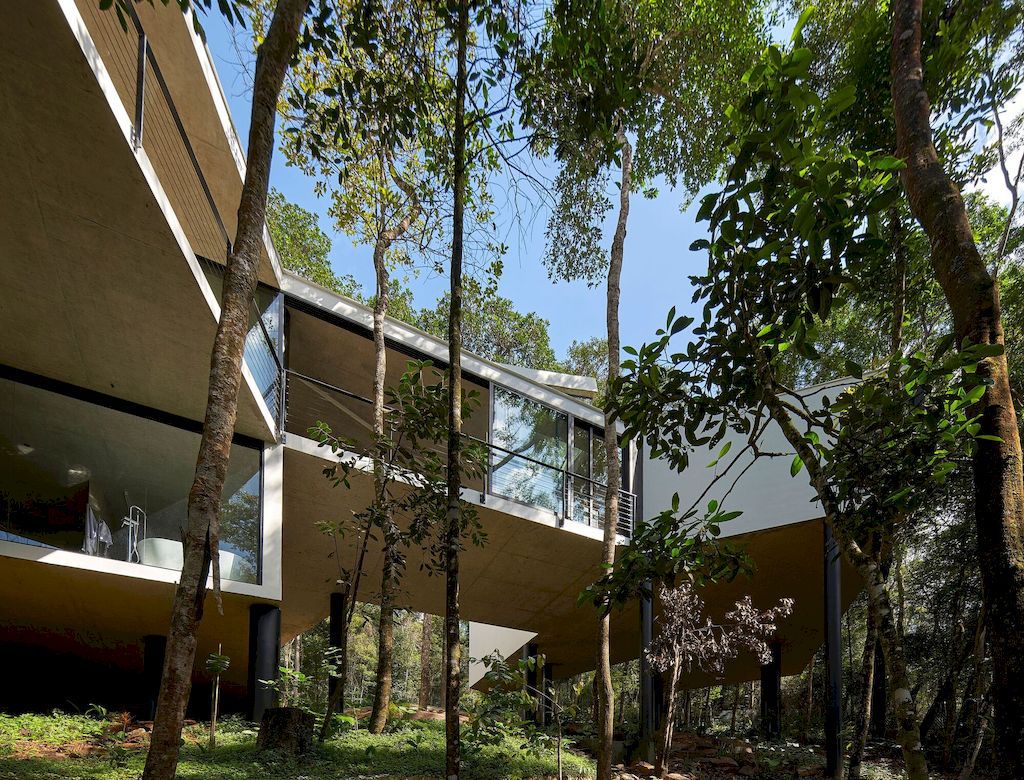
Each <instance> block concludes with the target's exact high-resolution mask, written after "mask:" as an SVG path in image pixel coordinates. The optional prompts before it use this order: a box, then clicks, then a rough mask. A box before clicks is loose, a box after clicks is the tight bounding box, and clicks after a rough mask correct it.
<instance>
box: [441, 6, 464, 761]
mask: <svg viewBox="0 0 1024 780" xmlns="http://www.w3.org/2000/svg"><path fill="white" fill-rule="evenodd" d="M455 38H456V46H457V48H458V52H457V55H456V59H457V62H456V66H455V106H454V120H455V124H454V132H453V134H452V187H453V190H454V191H453V193H452V195H453V197H452V201H453V202H452V265H451V269H450V271H451V287H450V297H451V302H450V305H449V310H448V516H447V528H446V529H445V537H446V538H445V612H444V633H445V642H446V644H445V659H444V686H445V776H446V777H447V780H458V777H459V765H460V759H461V753H462V741H461V736H460V723H459V698H460V682H461V677H460V672H461V663H462V643H461V642H462V638H461V635H460V630H459V629H460V627H459V548H460V546H461V544H462V507H461V504H460V499H461V491H462V468H461V459H462V260H463V239H464V235H463V234H464V230H465V208H466V189H467V185H468V179H467V174H466V151H467V150H466V91H467V86H468V79H469V76H468V73H467V58H468V51H467V50H468V43H469V0H459V2H458V8H457V21H456V29H455Z"/></svg>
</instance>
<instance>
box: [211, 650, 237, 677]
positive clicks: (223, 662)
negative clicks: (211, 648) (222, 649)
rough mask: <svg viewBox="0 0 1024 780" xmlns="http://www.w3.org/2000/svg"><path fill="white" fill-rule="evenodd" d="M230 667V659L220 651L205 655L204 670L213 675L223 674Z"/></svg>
mask: <svg viewBox="0 0 1024 780" xmlns="http://www.w3.org/2000/svg"><path fill="white" fill-rule="evenodd" d="M230 668H231V659H230V658H228V657H227V656H226V655H222V654H221V653H210V654H209V655H208V656H206V671H207V672H209V673H210V674H213V675H220V674H224V672H226V671H227V670H228V669H230Z"/></svg>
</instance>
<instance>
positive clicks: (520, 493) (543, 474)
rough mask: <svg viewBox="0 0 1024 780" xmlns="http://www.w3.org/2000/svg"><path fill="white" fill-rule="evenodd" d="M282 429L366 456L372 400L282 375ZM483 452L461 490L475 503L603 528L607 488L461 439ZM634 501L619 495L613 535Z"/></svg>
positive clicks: (624, 529) (623, 527)
mask: <svg viewBox="0 0 1024 780" xmlns="http://www.w3.org/2000/svg"><path fill="white" fill-rule="evenodd" d="M286 374H287V393H286V398H287V401H288V410H287V415H286V419H287V421H288V429H289V430H291V431H293V432H295V433H300V434H302V435H305V434H306V433H307V431H308V429H309V428H312V427H314V426H315V425H316V424H317V423H319V422H325V423H327V424H328V425H330V427H331V429H332V430H333V431H334V432H335V434H336V435H340V436H344V437H345V438H346V439H347V440H348V441H349V442H350V444H351V447H352V449H353V450H354V451H356V452H359V453H361V454H365V453H368V452H369V450H370V447H371V444H372V441H373V436H372V422H371V420H372V417H371V410H372V407H373V401H372V400H370V399H369V398H366V397H364V396H361V395H359V394H358V393H353V392H352V391H350V390H346V389H344V388H340V387H336V386H335V385H332V384H330V383H328V382H324V381H323V380H320V379H316V378H314V377H310V376H306V375H305V374H302V373H299V372H297V371H293V370H290V369H289V370H287V371H286ZM463 435H464V436H465V437H466V439H467V440H468V441H472V442H474V443H476V444H479V445H481V446H483V447H485V448H486V449H487V452H488V458H487V461H488V466H487V468H486V469H485V470H484V474H483V480H482V482H481V481H480V480H479V479H476V480H472V481H471V483H470V484H467V485H466V487H468V488H470V489H473V490H479V491H480V495H481V499H482V500H484V501H486V500H487V498H488V497H489V496H490V497H494V498H501V499H506V500H509V501H514V502H516V503H519V504H523V505H525V506H532V507H538V508H541V509H546V510H548V511H550V512H552V513H554V514H555V515H556V516H557V517H558V520H559V524H564V523H565V522H567V521H568V522H576V523H581V524H583V525H587V526H590V527H593V528H603V527H604V514H605V497H606V495H607V487H606V486H605V485H603V484H602V483H600V482H598V481H596V480H593V479H591V478H589V477H587V476H583V475H580V474H575V473H573V472H572V471H570V470H569V469H568V468H566V466H565V464H564V463H563V464H560V465H557V466H556V465H552V464H550V463H545V462H544V461H541V460H538V459H536V458H533V457H530V456H528V455H524V454H523V453H520V452H515V451H513V450H510V449H506V448H504V447H501V446H500V445H498V444H495V443H494V442H492V441H487V440H485V439H481V438H479V437H476V436H471V435H469V434H463ZM635 510H636V496H635V495H634V494H633V493H631V492H629V491H628V490H620V491H619V513H618V522H617V529H616V530H617V531H618V533H619V534H620V535H621V536H625V537H629V536H631V535H632V532H633V523H634V516H635Z"/></svg>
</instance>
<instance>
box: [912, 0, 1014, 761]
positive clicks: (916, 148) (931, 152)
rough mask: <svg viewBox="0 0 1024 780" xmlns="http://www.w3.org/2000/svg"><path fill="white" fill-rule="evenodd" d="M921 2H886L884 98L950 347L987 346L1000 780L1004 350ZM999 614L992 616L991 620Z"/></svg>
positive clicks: (985, 543)
mask: <svg viewBox="0 0 1024 780" xmlns="http://www.w3.org/2000/svg"><path fill="white" fill-rule="evenodd" d="M922 15H923V6H922V2H921V0H898V2H896V3H895V4H894V7H893V28H892V101H893V113H894V117H895V124H896V141H897V153H898V155H899V156H900V158H901V159H903V160H905V161H906V166H905V168H904V169H903V171H902V178H903V184H904V187H905V189H906V191H907V196H908V199H909V201H910V205H911V208H912V210H913V212H914V215H915V217H916V218H917V220H918V221H919V222H920V223H921V225H922V227H923V228H924V230H925V232H926V233H927V234H928V237H929V239H930V241H931V250H932V251H931V263H932V267H933V269H934V272H935V276H936V278H937V279H938V280H939V283H940V284H941V285H942V288H943V291H944V292H945V295H946V298H947V300H948V302H949V306H950V310H951V312H952V315H953V323H954V332H955V334H956V340H957V343H958V345H960V346H961V347H963V348H970V346H971V345H975V344H982V345H992V346H993V347H995V348H996V349H995V350H994V352H993V354H992V355H990V356H988V357H987V358H985V359H984V360H983V361H982V363H981V364H980V366H979V374H980V377H981V378H982V379H983V380H984V381H985V383H986V387H987V389H986V391H985V393H984V395H983V396H982V397H981V398H980V399H978V405H977V409H976V411H977V413H978V415H979V416H980V424H981V434H982V435H984V436H985V437H986V440H985V441H983V442H982V443H981V444H980V445H979V446H978V448H977V450H976V452H975V454H974V484H975V519H976V523H977V530H978V548H979V552H980V556H981V564H982V565H981V570H982V578H983V582H984V589H985V590H984V592H985V601H986V606H987V610H988V613H989V614H990V615H992V616H993V617H994V618H995V619H993V620H992V621H991V622H990V633H991V643H992V653H993V661H994V663H993V674H994V685H993V702H994V709H995V734H996V745H997V749H998V754H999V755H998V759H997V761H996V764H997V766H998V768H999V770H998V771H999V776H1000V777H1004V778H1010V777H1020V776H1021V775H1024V685H1022V681H1024V477H1022V472H1021V444H1020V432H1019V427H1018V425H1019V424H1018V420H1017V414H1016V409H1015V408H1014V404H1013V398H1012V394H1011V390H1010V383H1009V369H1008V365H1007V362H1006V356H1005V354H1004V351H1003V344H1004V333H1003V322H1002V312H1001V308H1000V301H999V291H998V287H997V285H996V283H995V280H994V278H993V277H992V275H991V274H990V273H989V271H988V269H987V268H986V266H985V263H984V261H983V259H982V257H981V254H980V253H979V251H978V247H977V245H976V243H975V241H974V237H973V234H972V230H971V224H970V220H969V218H968V215H967V210H966V207H965V205H964V201H963V198H962V197H961V195H960V190H959V188H958V187H957V185H956V184H955V183H954V182H953V180H952V179H951V178H950V176H949V175H948V174H947V172H946V170H945V169H944V166H943V164H942V162H941V161H940V160H939V157H938V154H937V152H936V149H935V145H934V143H933V137H932V127H931V117H930V113H931V107H930V104H929V98H928V89H927V86H926V84H925V83H924V74H925V62H924V60H923V57H922ZM996 616H998V617H996Z"/></svg>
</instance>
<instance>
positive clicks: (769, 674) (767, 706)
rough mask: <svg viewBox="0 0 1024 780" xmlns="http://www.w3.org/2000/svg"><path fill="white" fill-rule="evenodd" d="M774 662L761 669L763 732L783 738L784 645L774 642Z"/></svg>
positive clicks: (772, 645) (769, 736)
mask: <svg viewBox="0 0 1024 780" xmlns="http://www.w3.org/2000/svg"><path fill="white" fill-rule="evenodd" d="M771 651H772V660H771V662H770V663H768V664H765V665H764V666H762V667H761V732H762V733H763V734H764V735H765V736H766V737H768V738H769V739H777V738H778V737H780V736H782V644H781V643H780V642H772V644H771Z"/></svg>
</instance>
